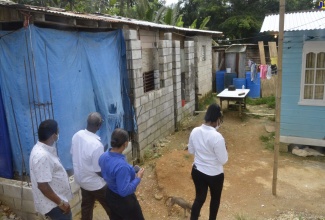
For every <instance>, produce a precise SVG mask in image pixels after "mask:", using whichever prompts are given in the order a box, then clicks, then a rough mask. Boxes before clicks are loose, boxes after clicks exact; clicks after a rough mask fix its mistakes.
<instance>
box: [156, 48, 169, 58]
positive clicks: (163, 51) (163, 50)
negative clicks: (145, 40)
mask: <svg viewBox="0 0 325 220" xmlns="http://www.w3.org/2000/svg"><path fill="white" fill-rule="evenodd" d="M158 54H159V56H167V55H169V50H168V48H160V49H159V50H158Z"/></svg>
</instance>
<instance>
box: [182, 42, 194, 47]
mask: <svg viewBox="0 0 325 220" xmlns="http://www.w3.org/2000/svg"><path fill="white" fill-rule="evenodd" d="M184 47H194V41H184Z"/></svg>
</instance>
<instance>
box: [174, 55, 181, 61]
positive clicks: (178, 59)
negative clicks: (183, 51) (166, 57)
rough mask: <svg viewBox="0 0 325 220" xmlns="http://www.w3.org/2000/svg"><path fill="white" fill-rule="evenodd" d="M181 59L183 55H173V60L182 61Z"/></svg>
mask: <svg viewBox="0 0 325 220" xmlns="http://www.w3.org/2000/svg"><path fill="white" fill-rule="evenodd" d="M180 61H181V56H180V55H176V54H174V56H173V62H180Z"/></svg>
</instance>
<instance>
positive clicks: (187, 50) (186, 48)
mask: <svg viewBox="0 0 325 220" xmlns="http://www.w3.org/2000/svg"><path fill="white" fill-rule="evenodd" d="M190 53H194V47H184V55H185V56H186V54H190Z"/></svg>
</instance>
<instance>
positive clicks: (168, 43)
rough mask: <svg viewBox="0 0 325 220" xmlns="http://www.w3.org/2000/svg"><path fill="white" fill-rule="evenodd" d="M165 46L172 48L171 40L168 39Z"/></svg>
mask: <svg viewBox="0 0 325 220" xmlns="http://www.w3.org/2000/svg"><path fill="white" fill-rule="evenodd" d="M166 47H169V48H172V47H173V43H172V41H170V40H168V41H167V43H166Z"/></svg>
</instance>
